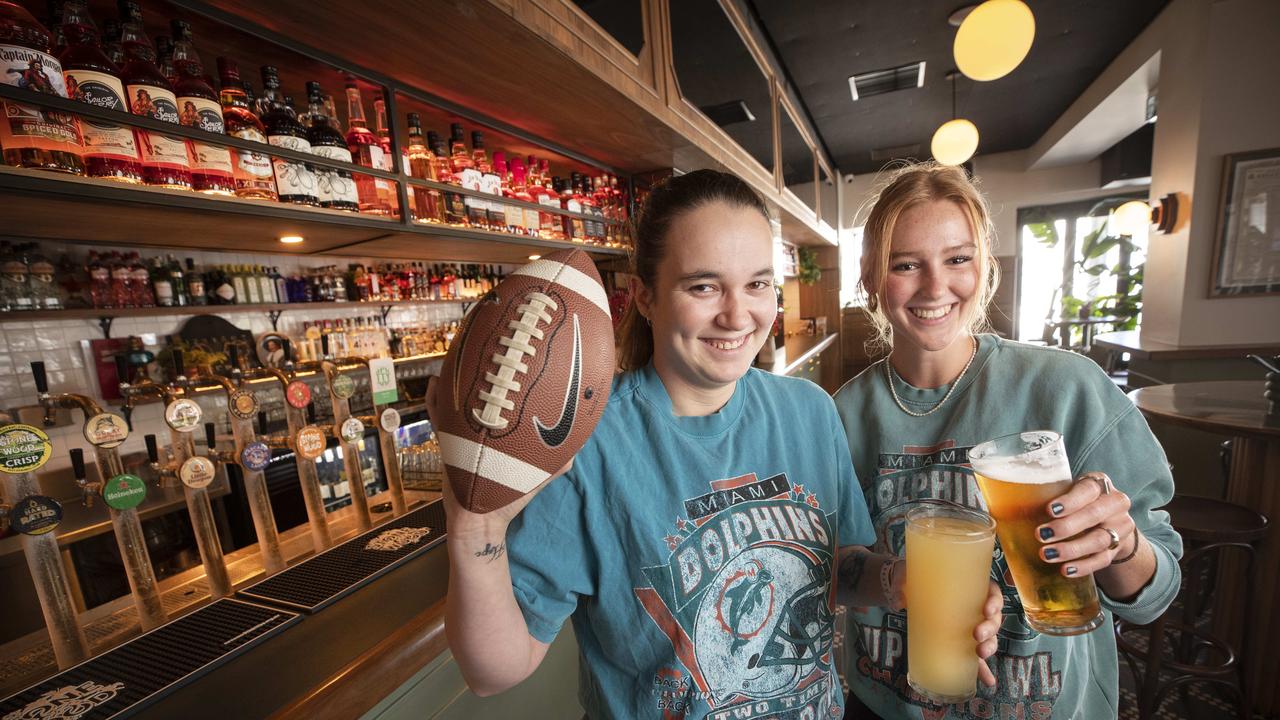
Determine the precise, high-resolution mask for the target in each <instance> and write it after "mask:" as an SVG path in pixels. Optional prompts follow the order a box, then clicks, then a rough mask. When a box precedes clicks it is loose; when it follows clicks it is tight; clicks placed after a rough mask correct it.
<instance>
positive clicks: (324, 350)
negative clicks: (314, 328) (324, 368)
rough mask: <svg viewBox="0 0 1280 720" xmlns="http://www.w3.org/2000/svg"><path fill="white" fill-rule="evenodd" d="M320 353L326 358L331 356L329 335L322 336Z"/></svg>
mask: <svg viewBox="0 0 1280 720" xmlns="http://www.w3.org/2000/svg"><path fill="white" fill-rule="evenodd" d="M320 355H321V357H324V358H326V359H327V358H328V357H329V336H328V335H321V336H320Z"/></svg>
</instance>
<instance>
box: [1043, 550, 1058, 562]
mask: <svg viewBox="0 0 1280 720" xmlns="http://www.w3.org/2000/svg"><path fill="white" fill-rule="evenodd" d="M1057 557H1058V548H1045V549H1044V559H1045V560H1055V559H1057Z"/></svg>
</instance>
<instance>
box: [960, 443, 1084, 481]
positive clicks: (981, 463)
mask: <svg viewBox="0 0 1280 720" xmlns="http://www.w3.org/2000/svg"><path fill="white" fill-rule="evenodd" d="M969 463H970V464H971V465H972V466H973V469H974V470H977V471H978V472H980V473H982V474H983V475H986V476H987V477H989V478H994V479H996V480H1001V481H1003V482H1011V483H1022V484H1026V485H1043V484H1046V483H1053V482H1061V481H1063V480H1068V479H1070V478H1071V465H1070V463H1069V462H1068V461H1067V453H1066V450H1065V449H1064V448H1063V446H1062V439H1061V437H1060V436H1058V435H1057V434H1056V433H1054V434H1052V437H1049V434H1041V433H1023V434H1022V435H1020V436H1019V435H1012V436H1007V437H1004V438H997V439H995V440H992V441H990V442H985V443H982V444H981V445H977V446H975V447H974V448H973V450H971V451H970V452H969Z"/></svg>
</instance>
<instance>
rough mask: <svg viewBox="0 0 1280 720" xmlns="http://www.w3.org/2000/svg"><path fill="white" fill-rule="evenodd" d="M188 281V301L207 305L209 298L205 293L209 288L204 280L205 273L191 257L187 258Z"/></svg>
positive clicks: (192, 303)
mask: <svg viewBox="0 0 1280 720" xmlns="http://www.w3.org/2000/svg"><path fill="white" fill-rule="evenodd" d="M185 278H186V281H187V302H188V303H189V304H191V305H199V306H202V305H207V304H209V298H208V296H207V295H206V294H205V293H206V292H207V289H206V287H205V282H204V273H201V272H198V271H197V270H196V263H195V261H194V260H192V259H191V258H187V272H186V273H185Z"/></svg>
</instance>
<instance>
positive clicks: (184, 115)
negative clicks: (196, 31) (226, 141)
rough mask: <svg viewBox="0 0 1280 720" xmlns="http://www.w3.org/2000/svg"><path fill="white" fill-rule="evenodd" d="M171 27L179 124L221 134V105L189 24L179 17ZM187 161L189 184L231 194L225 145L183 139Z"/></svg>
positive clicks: (232, 183)
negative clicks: (198, 52) (194, 42)
mask: <svg viewBox="0 0 1280 720" xmlns="http://www.w3.org/2000/svg"><path fill="white" fill-rule="evenodd" d="M170 27H171V28H172V29H173V66H174V74H175V76H176V77H177V81H176V82H175V83H174V86H173V90H174V95H176V96H177V98H178V108H179V114H178V120H179V122H181V123H182V124H183V125H187V126H189V127H198V128H200V129H201V130H204V131H206V132H211V133H218V134H219V135H223V134H225V133H226V125H225V124H224V123H223V121H222V105H221V104H219V102H218V94H217V93H215V92H214V91H213V87H211V86H210V85H209V83H207V82H205V79H204V66H203V65H202V64H201V62H200V56H199V55H198V54H196V49H195V45H194V44H193V42H192V40H191V25H190V24H189V23H187V22H185V21H182V20H174V21H172V22H171V23H170ZM187 161H188V162H189V163H190V164H191V186H192V187H193V188H194V189H195V190H197V191H199V192H202V193H206V194H208V195H234V194H235V192H236V184H235V179H234V175H233V171H232V167H231V153H230V152H229V151H228V150H227V147H226V146H225V145H214V144H212V143H205V142H200V141H199V140H188V141H187Z"/></svg>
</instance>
